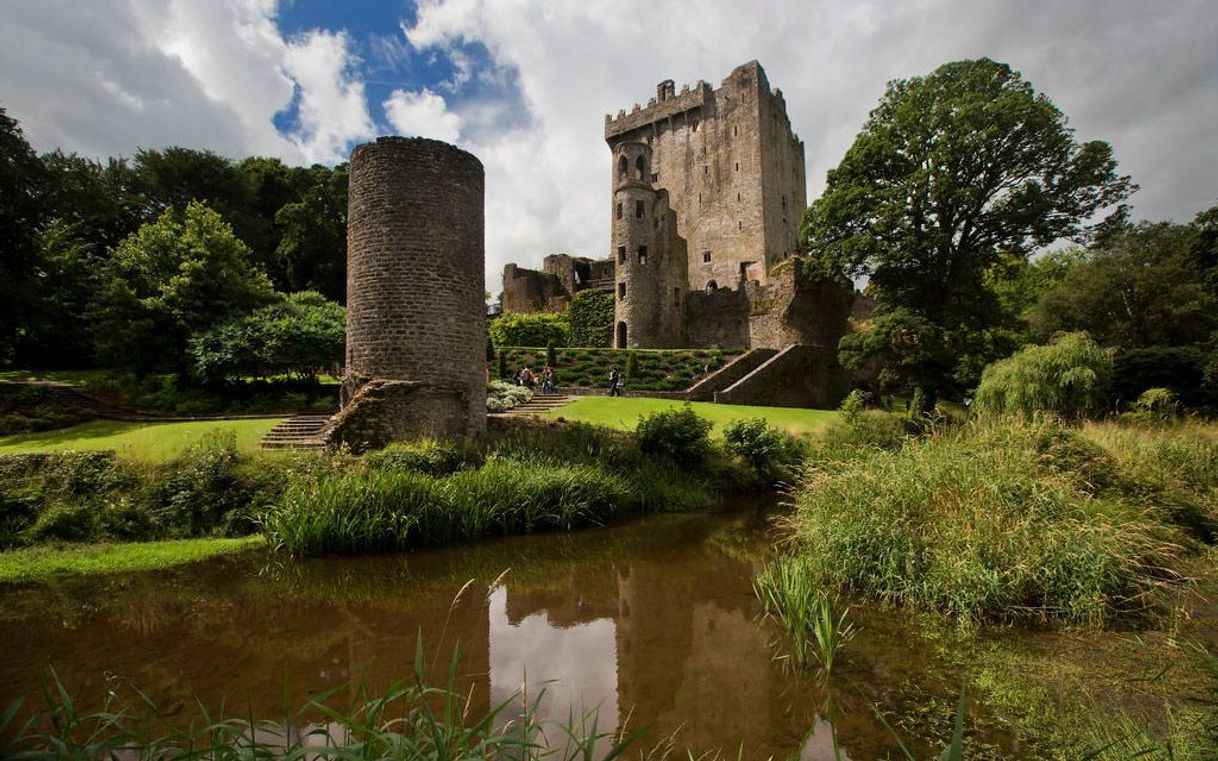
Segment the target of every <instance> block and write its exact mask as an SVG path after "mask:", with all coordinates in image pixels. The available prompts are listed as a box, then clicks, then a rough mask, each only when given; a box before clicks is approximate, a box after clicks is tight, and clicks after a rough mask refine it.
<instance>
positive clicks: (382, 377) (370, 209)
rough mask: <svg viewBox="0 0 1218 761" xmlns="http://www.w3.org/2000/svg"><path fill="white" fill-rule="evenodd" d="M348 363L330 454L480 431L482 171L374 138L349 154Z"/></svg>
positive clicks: (426, 145) (431, 150) (452, 154)
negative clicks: (336, 449) (338, 447)
mask: <svg viewBox="0 0 1218 761" xmlns="http://www.w3.org/2000/svg"><path fill="white" fill-rule="evenodd" d="M349 173H350V184H349V188H348V191H347V353H346V375H345V377H344V379H343V385H342V391H341V402H342V406H341V409H340V411H339V413H338V415H336V416H335V418H334V420H333V423H332V424H331V426H330V427H329V431H328V434H327V437H328V441H329V443H331V444H339V443H345V444H348V445H349V446H351V447H352V448H353V449H356V450H362V449H368V448H374V447H379V446H383V445H385V444H387V443H389V442H391V441H401V440H405V439H411V438H416V437H419V436H434V437H438V438H444V439H457V438H467V437H476V436H480V435H482V434H484V433H485V432H486V369H485V361H484V360H485V357H484V355H483V352H484V350H485V333H486V325H485V322H486V308H485V301H484V298H485V276H484V260H485V250H484V245H485V244H484V233H485V230H484V227H485V223H484V219H483V205H484V179H483V175H484V173H483V169H482V163H481V162H480V161H479V160H478V159H477V158H475V157H474V156H473V155H471V154H469V153H467V152H465V151H463V150H461V149H459V148H456V147H454V146H452V145H449V144H447V143H443V142H440V141H437V140H427V139H424V138H404V137H382V138H379V139H377V140H376V141H375V142H372V143H365V144H363V145H359V146H356V148H355V150H353V151H352V152H351V162H350V167H349Z"/></svg>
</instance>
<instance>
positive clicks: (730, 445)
mask: <svg viewBox="0 0 1218 761" xmlns="http://www.w3.org/2000/svg"><path fill="white" fill-rule="evenodd" d="M723 446H724V447H725V448H726V449H727V451H728V452H730V453H731V454H734V455H736V456H737V457H739V458H740V459H742V460H744V461H745V462H746V463H748V464H749V465H750V466H751V467H752V468H753V470H755V471H756V472H757V473H759V474H760V473H774V472H777V471H779V470H781V469H782V467H783V466H784V465H786V464H788V460H789V454H790V449H789V447H788V444H787V439H786V437H785V436H784V435H783V434H782V432H781V431H779V430H778V429H777V428H774V427H773V426H771V425H770V424H769V423H767V422H766V421H765V419H764V418H745V419H741V420H733V421H732V422H731V423H728V425H727V427H726V428H724V429H723Z"/></svg>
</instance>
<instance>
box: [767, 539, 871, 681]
mask: <svg viewBox="0 0 1218 761" xmlns="http://www.w3.org/2000/svg"><path fill="white" fill-rule="evenodd" d="M805 563H806V561H805V560H803V559H801V558H790V557H783V558H778V559H777V560H775V561H774V562H773V563H771V564H770V565H769V566H767V567H766V569H765V570H764V571H762V572H761V574H760V575H759V576H758V577H757V580H756V582H755V584H754V590H755V591H756V593H757V597H758V598H759V599H760V600H761V605H762V610H763V611H764V612H765V615H767V616H770V617H773V618H774V619H776V620H777V621H778V622H779V624H781V625H782V628H783V630H784V631H785V632H786V634H787V638H788V640H789V641H790V644H791V655H792V657H793V659H794V661H795V663H796V665H798V666H799V667H801V668H807V667H808V666H811V665H812V664H813V663H819V664H820V667H821V668H822V669H824V671H825V673H826V674H832V673H833V666H834V664H835V663H836V662H837V655H838V652H839V651H840V650H841V649H842V648H843V647H845V646H846V644H847V643H848V642H850V640H851V639H853V638H854V635H855V628H854V625H853V624H852V623H850V621H849V614H850V609H849V608H847V609H845V610H843V611H842V612H841V613H840V614H838V613H837V612H836V611H835V610H834V607H835V606H834V604H833V600H832V599H830V597H829V595H828V594H826V593H825V591H824V590H822V589H820V588H818V587H817V586H816V585H815V583H814V576H813V575H812V574H809V573H807V572H806V570H805V569H804V568H803V565H804V564H805Z"/></svg>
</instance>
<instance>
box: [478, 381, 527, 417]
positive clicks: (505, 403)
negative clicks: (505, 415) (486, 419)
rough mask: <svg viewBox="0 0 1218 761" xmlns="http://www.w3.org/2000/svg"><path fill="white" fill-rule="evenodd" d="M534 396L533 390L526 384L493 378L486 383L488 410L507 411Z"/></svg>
mask: <svg viewBox="0 0 1218 761" xmlns="http://www.w3.org/2000/svg"><path fill="white" fill-rule="evenodd" d="M532 398H533V392H532V391H529V390H528V389H527V388H525V387H524V386H517V385H514V384H512V383H508V382H507V381H501V380H493V381H491V382H490V383H487V384H486V411H487V412H507V411H508V410H510V409H512V408H514V407H519V406H520V405H522V404H524V403H525V402H527V401H529V400H530V399H532Z"/></svg>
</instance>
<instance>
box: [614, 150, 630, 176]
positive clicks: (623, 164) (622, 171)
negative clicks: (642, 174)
mask: <svg viewBox="0 0 1218 761" xmlns="http://www.w3.org/2000/svg"><path fill="white" fill-rule="evenodd" d="M629 170H630V163H629V162H627V161H626V157H625V156H622V157H621V158H620V159H618V162H617V176H618V177H620V178H622V179H623V180H624V179H626V173H627V172H628V171H629Z"/></svg>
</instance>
